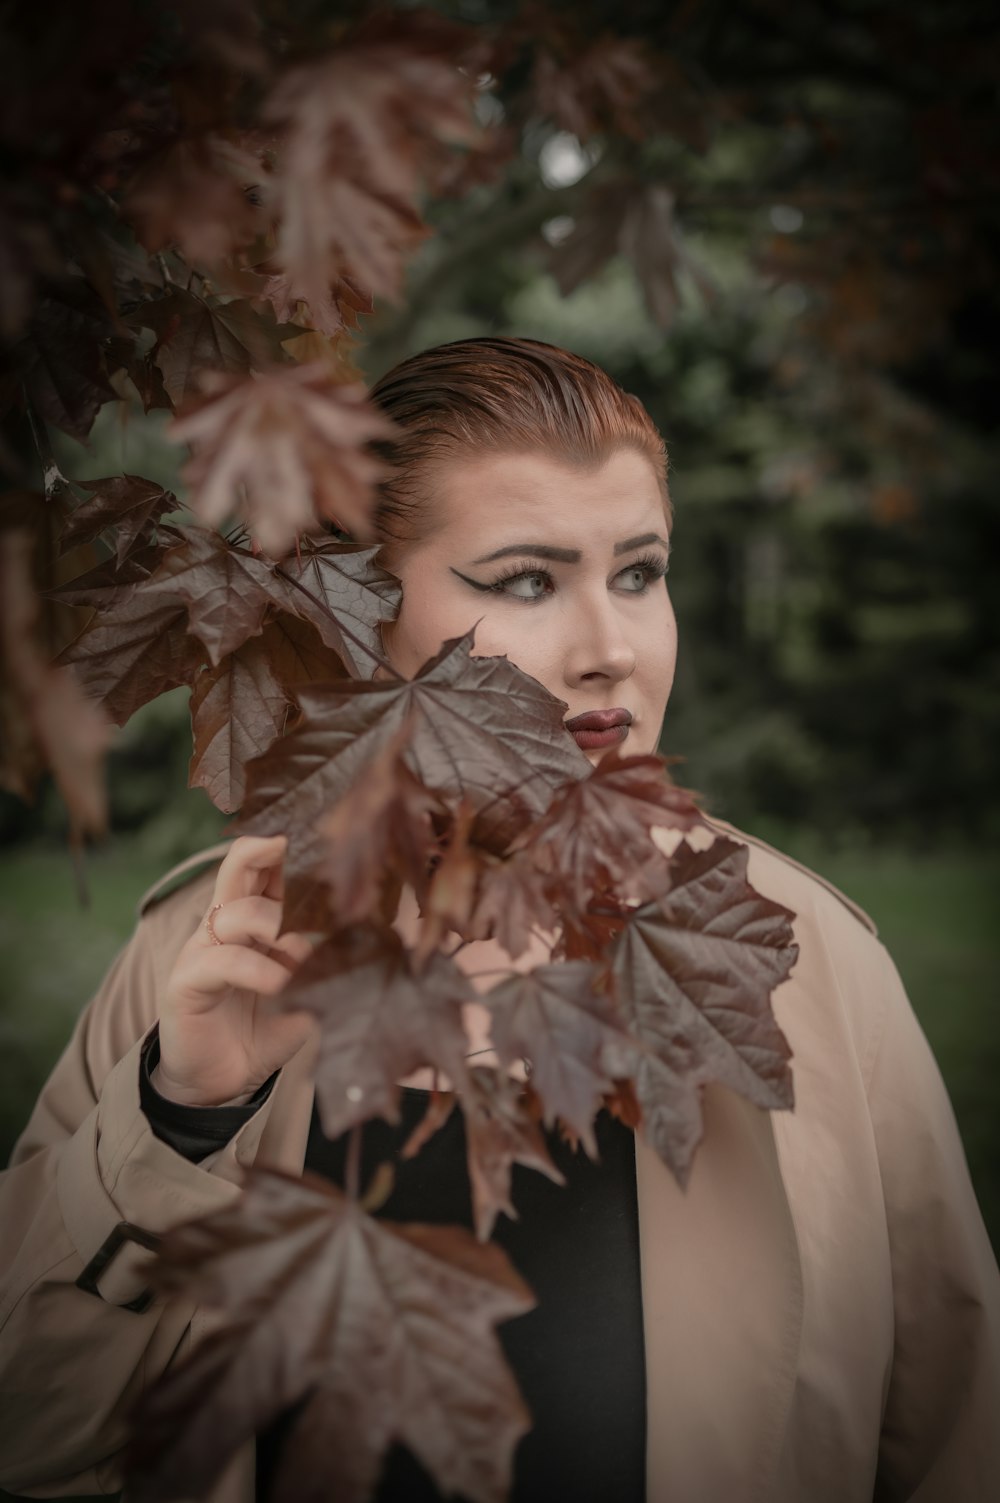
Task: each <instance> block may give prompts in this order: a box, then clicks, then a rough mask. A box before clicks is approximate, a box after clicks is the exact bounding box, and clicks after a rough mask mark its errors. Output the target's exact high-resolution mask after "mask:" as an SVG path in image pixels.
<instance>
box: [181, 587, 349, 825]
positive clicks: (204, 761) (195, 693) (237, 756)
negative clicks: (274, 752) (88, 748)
mask: <svg viewBox="0 0 1000 1503" xmlns="http://www.w3.org/2000/svg"><path fill="white" fill-rule="evenodd" d="M341 673H343V665H342V664H341V662H340V659H339V658H338V657H337V655H336V653H334V652H331V651H330V649H329V648H328V647H326V646H324V644H323V643H322V642H321V641H320V639H319V637H318V636H317V634H316V631H315V630H314V628H313V627H311V626H310V625H309V624H308V622H305V621H300V620H298V619H297V618H296V617H294V616H289V615H288V614H287V613H286V612H280V613H278V614H277V615H276V616H275V617H274V618H273V620H270V621H265V623H264V628H263V631H262V633H261V635H260V636H257V637H250V638H248V639H247V641H245V642H244V643H243V644H242V645H241V646H240V647H238V648H236V650H235V651H234V652H231V653H229V654H228V656H226V657H224V658H222V660H221V661H220V662H219V663H218V664H216V665H214V666H208V667H206V668H204V669H203V671H202V672H201V673H199V674H198V676H197V678H196V679H195V681H194V684H193V686H192V690H191V729H192V732H193V734H194V751H193V753H192V756H191V765H190V767H189V769H188V787H189V788H196V787H197V788H204V789H205V792H206V793H207V794H208V796H209V798H210V799H211V800H212V802H213V804H215V806H216V808H218V809H222V810H223V811H224V812H225V813H227V814H232V813H233V812H234V811H235V810H236V809H238V808H239V807H240V805H241V804H242V802H243V793H244V789H245V786H246V778H245V773H246V764H247V763H248V762H249V761H251V760H252V758H254V757H259V756H260V755H261V754H262V753H263V752H265V751H266V750H267V749H268V747H269V746H270V745H271V744H272V743H273V742H274V741H276V740H277V738H278V737H279V736H280V735H281V734H282V732H283V731H284V729H285V726H286V723H287V721H288V719H289V718H290V717H294V716H295V715H296V714H297V713H298V712H297V708H296V704H295V690H296V689H297V688H299V687H300V686H301V685H302V684H308V683H314V682H316V681H322V680H324V679H331V678H336V677H337V676H338V675H339V674H341Z"/></svg>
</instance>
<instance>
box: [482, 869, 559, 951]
mask: <svg viewBox="0 0 1000 1503" xmlns="http://www.w3.org/2000/svg"><path fill="white" fill-rule="evenodd" d="M480 855H481V866H480V872H479V888H478V891H477V893H476V903H475V907H474V909H473V911H472V913H471V914H470V915H469V919H468V922H467V926H466V928H465V929H464V930H462V931H461V932H462V935H463V938H467V939H496V940H497V941H498V942H499V944H500V946H501V948H502V949H503V950H505V951H506V953H507V954H508V955H509V956H510V957H511V958H512V959H513V960H516V959H517V957H518V956H519V955H523V954H524V952H525V950H526V949H527V948H528V946H529V944H530V943H531V939H532V936H533V934H534V932H535V931H536V930H537V929H543V930H547V931H551V930H555V929H556V928H557V927H558V923H559V918H558V915H557V914H556V911H555V909H554V908H553V906H552V903H551V902H550V901H549V898H548V895H547V893H546V890H545V879H544V878H543V877H542V874H541V873H540V872H539V871H538V869H537V867H536V866H535V865H534V862H533V861H532V859H531V855H530V852H526V851H515V852H514V853H513V855H511V856H506V857H502V858H499V859H498V858H496V857H492V856H491V855H490V854H489V853H488V852H481V853H480Z"/></svg>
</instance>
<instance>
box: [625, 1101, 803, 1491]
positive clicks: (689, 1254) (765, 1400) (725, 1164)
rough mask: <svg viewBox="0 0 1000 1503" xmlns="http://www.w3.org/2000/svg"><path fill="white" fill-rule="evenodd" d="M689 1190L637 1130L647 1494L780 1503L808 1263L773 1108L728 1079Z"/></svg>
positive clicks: (708, 1116)
mask: <svg viewBox="0 0 1000 1503" xmlns="http://www.w3.org/2000/svg"><path fill="white" fill-rule="evenodd" d="M703 1107H704V1116H705V1135H704V1139H703V1141H702V1143H701V1146H700V1147H699V1149H698V1152H697V1154H696V1155H695V1161H694V1167H693V1169H692V1172H691V1178H690V1181H689V1184H688V1188H687V1190H686V1191H682V1190H681V1189H680V1188H679V1187H678V1185H677V1183H676V1181H675V1180H674V1178H673V1176H672V1175H671V1173H670V1172H669V1170H668V1169H667V1168H666V1167H665V1166H664V1165H663V1163H662V1162H661V1160H660V1159H659V1157H658V1156H657V1154H656V1153H655V1151H654V1150H653V1149H652V1148H650V1147H649V1146H648V1145H647V1144H646V1143H645V1142H643V1140H642V1139H641V1138H639V1137H637V1138H636V1184H637V1194H638V1206H639V1242H640V1254H641V1262H642V1299H643V1323H644V1331H645V1338H646V1389H647V1430H648V1439H647V1499H648V1503H719V1500H721V1499H725V1500H726V1503H751V1500H764V1499H766V1500H768V1503H777V1500H779V1499H780V1500H784V1499H785V1498H787V1497H789V1496H790V1495H789V1493H788V1491H787V1486H783V1485H782V1483H781V1480H780V1473H781V1464H780V1463H781V1452H782V1447H783V1440H784V1435H785V1431H786V1427H787V1423H788V1418H789V1414H790V1410H791V1403H792V1396H793V1391H794V1386H795V1375H796V1370H797V1365H798V1349H799V1339H800V1335H801V1327H802V1273H801V1267H800V1262H799V1252H798V1245H797V1242H796V1238H795V1231H794V1227H793V1225H792V1219H791V1213H790V1211H789V1208H788V1202H787V1199H786V1196H785V1190H784V1187H783V1184H782V1179H781V1174H780V1171H779V1166H778V1157H777V1151H776V1148H775V1142H774V1131H773V1127H772V1124H771V1117H770V1114H769V1113H768V1112H764V1111H761V1110H760V1109H759V1108H757V1107H755V1106H752V1105H751V1104H750V1103H749V1102H747V1101H745V1100H744V1099H743V1098H742V1097H739V1096H737V1095H735V1094H733V1093H732V1092H730V1091H728V1090H726V1089H725V1088H723V1087H721V1086H709V1087H707V1088H706V1090H705V1092H704V1096H703Z"/></svg>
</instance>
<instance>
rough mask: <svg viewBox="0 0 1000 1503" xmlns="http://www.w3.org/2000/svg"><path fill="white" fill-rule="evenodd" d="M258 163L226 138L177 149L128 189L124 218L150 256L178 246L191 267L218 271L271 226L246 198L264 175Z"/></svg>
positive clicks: (155, 160)
mask: <svg viewBox="0 0 1000 1503" xmlns="http://www.w3.org/2000/svg"><path fill="white" fill-rule="evenodd" d="M265 171H266V169H265V167H264V165H263V164H262V162H261V161H260V159H259V158H258V157H256V156H255V155H254V154H253V153H252V152H249V151H246V150H244V149H243V148H241V147H240V146H239V145H238V144H236V143H235V142H233V141H229V140H226V139H225V137H223V136H221V135H211V134H210V135H207V136H199V137H194V138H181V139H179V140H175V141H171V142H170V143H169V144H168V145H167V146H165V147H164V148H163V149H162V150H161V151H159V152H157V153H156V154H155V155H154V156H151V157H149V158H148V159H147V160H146V161H145V162H144V163H143V165H142V167H141V169H140V170H139V172H138V173H137V174H136V176H135V177H134V178H133V179H132V181H131V182H130V183H129V185H128V187H127V188H126V189H125V192H124V194H123V197H122V200H121V209H122V213H123V215H124V216H125V218H126V219H128V220H130V221H131V222H132V224H133V225H134V226H135V229H136V236H137V238H138V239H139V241H140V242H141V243H142V244H143V245H144V246H145V247H146V249H147V250H150V251H159V250H163V248H164V247H165V246H167V245H176V246H177V247H178V249H179V250H180V253H181V255H182V256H183V257H184V259H185V260H186V261H187V262H188V263H189V264H191V265H194V266H199V265H201V266H206V265H207V266H212V265H214V264H215V263H216V262H217V261H222V260H225V258H226V257H228V256H230V255H231V254H232V253H233V252H234V251H235V250H237V249H238V248H239V247H241V246H244V245H249V243H250V242H251V241H252V240H253V239H254V238H255V236H256V235H257V234H259V233H260V232H261V230H262V229H263V228H266V225H265V224H264V223H263V222H262V214H261V209H260V206H259V204H258V203H256V202H255V201H254V197H253V196H252V195H251V194H250V193H249V192H248V191H247V190H248V189H251V188H252V187H253V186H254V185H255V184H256V183H257V182H258V181H259V180H260V179H261V178H262V176H264V174H265Z"/></svg>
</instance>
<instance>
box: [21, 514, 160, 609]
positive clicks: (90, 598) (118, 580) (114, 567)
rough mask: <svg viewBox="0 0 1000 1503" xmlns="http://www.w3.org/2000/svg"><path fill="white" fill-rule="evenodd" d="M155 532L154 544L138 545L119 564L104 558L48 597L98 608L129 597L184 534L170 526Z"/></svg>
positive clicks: (51, 591)
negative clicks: (134, 586)
mask: <svg viewBox="0 0 1000 1503" xmlns="http://www.w3.org/2000/svg"><path fill="white" fill-rule="evenodd" d="M157 531H158V534H159V536H158V540H157V541H156V542H140V543H139V544H138V546H137V547H136V548H134V549H133V550H132V551H131V552H130V553H128V554H127V555H126V557H125V558H124V559H123V560H122V562H121V563H120V564H119V563H118V562H117V560H116V559H113V558H109V559H105V560H104V562H103V563H101V564H97V565H95V567H94V568H93V569H88V570H86V571H85V573H83V574H77V575H76V576H75V577H74V578H73V579H70V580H69V581H68V582H67V583H66V584H63V585H60V586H59V588H58V589H56V590H50V591H49V592H48V594H49V595H50V596H51V597H52V598H53V599H54V600H61V601H65V602H66V604H67V605H81V606H91V607H93V608H100V607H104V606H113V605H117V604H119V603H120V602H121V601H123V600H124V599H125V598H126V597H127V596H128V595H129V594H131V591H132V586H133V585H137V584H143V583H144V582H145V581H146V580H147V579H149V578H150V577H151V576H152V575H153V574H154V573H155V572H156V570H157V569H158V568H159V566H160V564H161V563H162V562H163V559H164V557H165V555H166V552H167V549H168V548H171V547H174V546H176V545H177V544H178V543H180V542H183V534H182V533H181V532H179V531H178V530H177V529H176V528H173V527H170V526H169V525H164V526H162V527H160V528H158V529H157Z"/></svg>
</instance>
